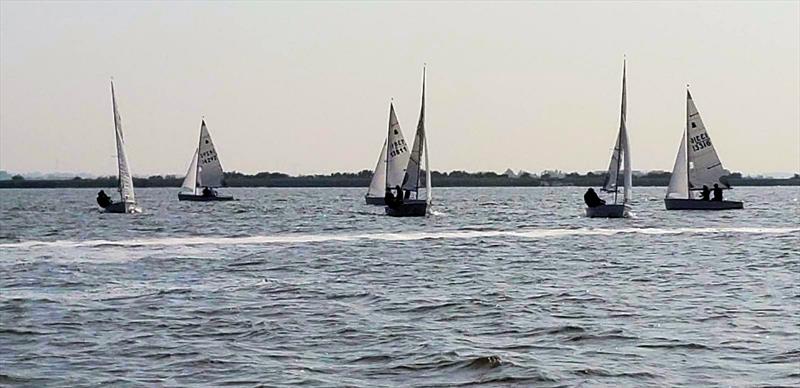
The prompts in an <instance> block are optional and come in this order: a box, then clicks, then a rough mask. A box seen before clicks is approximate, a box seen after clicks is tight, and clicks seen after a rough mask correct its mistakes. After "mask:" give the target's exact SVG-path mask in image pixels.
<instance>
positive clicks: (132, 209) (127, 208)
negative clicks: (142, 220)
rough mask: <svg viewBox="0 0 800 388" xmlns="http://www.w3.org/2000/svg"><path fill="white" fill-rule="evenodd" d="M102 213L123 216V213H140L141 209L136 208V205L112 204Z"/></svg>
mask: <svg viewBox="0 0 800 388" xmlns="http://www.w3.org/2000/svg"><path fill="white" fill-rule="evenodd" d="M103 211H104V212H106V213H119V214H124V213H141V212H142V209H140V208H138V207H136V204H132V203H127V204H126V203H125V202H114V203H112V204H111V205H108V207H106V208H104V209H103Z"/></svg>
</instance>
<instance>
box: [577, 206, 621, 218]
mask: <svg viewBox="0 0 800 388" xmlns="http://www.w3.org/2000/svg"><path fill="white" fill-rule="evenodd" d="M629 212H630V208H629V207H628V206H625V205H600V206H596V207H587V208H586V217H590V218H623V217H627V216H628V214H629Z"/></svg>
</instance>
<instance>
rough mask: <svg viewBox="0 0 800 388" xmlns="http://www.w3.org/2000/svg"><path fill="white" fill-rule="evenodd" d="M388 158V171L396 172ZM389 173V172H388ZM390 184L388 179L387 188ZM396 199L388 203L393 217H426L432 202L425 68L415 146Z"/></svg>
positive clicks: (389, 140) (387, 212) (389, 211)
mask: <svg viewBox="0 0 800 388" xmlns="http://www.w3.org/2000/svg"><path fill="white" fill-rule="evenodd" d="M387 139H388V140H387V142H388V143H389V144H392V143H391V139H392V129H391V126H390V128H389V137H388V138H387ZM423 156H424V157H425V198H424V199H420V193H419V190H420V175H421V172H422V157H423ZM391 167H392V166H391V165H389V163H388V159H387V166H386V169H387V171H388V172H389V173H390V174H391V173H394V171H392V169H391ZM387 175H388V174H387ZM388 188H390V186H388V180H387V189H388ZM396 196H397V197H396V198H397V199H396V200H394V201H392V202H391V203H387V204H386V214H388V215H390V216H393V217H424V216H425V215H427V214H428V210H429V207H430V204H431V168H430V164H429V163H428V139H427V136H426V135H425V68H423V70H422V105H421V108H420V112H419V121H418V122H417V134H416V135H415V136H414V146H413V147H412V148H411V155H409V158H408V164H407V165H406V168H405V174H403V183H402V190H400V192H398V193H396Z"/></svg>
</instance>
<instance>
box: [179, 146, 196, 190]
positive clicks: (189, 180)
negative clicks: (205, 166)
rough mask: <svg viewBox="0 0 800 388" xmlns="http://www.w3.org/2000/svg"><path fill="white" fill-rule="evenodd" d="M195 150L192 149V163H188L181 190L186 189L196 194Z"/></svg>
mask: <svg viewBox="0 0 800 388" xmlns="http://www.w3.org/2000/svg"><path fill="white" fill-rule="evenodd" d="M197 187H198V186H197V150H195V151H194V155H193V156H192V163H190V164H189V170H188V171H186V178H183V184H181V190H184V189H185V190H188V191H191V192H192V193H194V194H197Z"/></svg>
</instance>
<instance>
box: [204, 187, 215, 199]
mask: <svg viewBox="0 0 800 388" xmlns="http://www.w3.org/2000/svg"><path fill="white" fill-rule="evenodd" d="M203 196H204V197H213V196H214V191H213V190H211V189H210V188H208V187H203Z"/></svg>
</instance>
